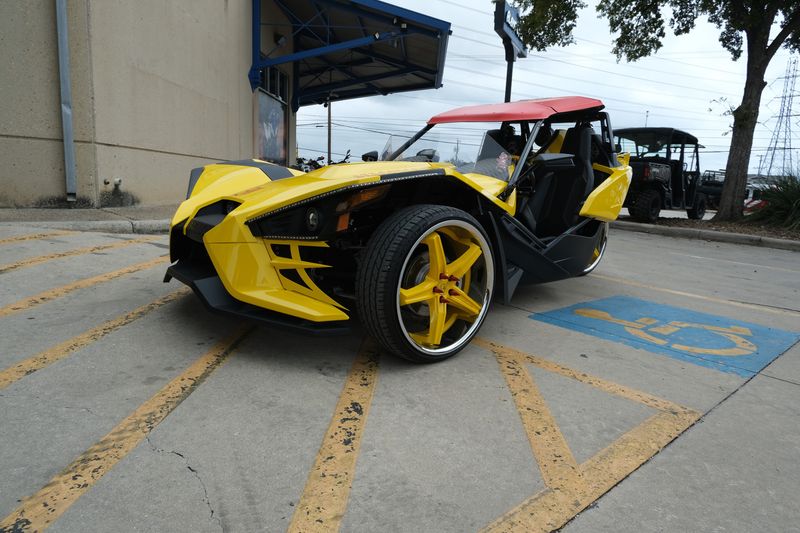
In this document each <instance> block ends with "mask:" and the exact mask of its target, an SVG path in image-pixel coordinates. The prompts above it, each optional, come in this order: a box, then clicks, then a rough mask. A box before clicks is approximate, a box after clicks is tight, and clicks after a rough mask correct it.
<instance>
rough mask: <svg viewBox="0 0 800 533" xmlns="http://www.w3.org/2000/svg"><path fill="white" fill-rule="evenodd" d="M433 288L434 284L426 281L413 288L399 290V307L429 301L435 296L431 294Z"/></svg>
mask: <svg viewBox="0 0 800 533" xmlns="http://www.w3.org/2000/svg"><path fill="white" fill-rule="evenodd" d="M435 286H436V283H434V282H433V281H431V280H428V279H426V280H425V281H423V282H422V283H420V284H419V285H417V286H415V287H411V288H409V289H400V305H411V304H416V303H419V302H424V301H425V300H430V299H431V298H433V297H434V296H436V295H435V294H434V292H433V288H434V287H435Z"/></svg>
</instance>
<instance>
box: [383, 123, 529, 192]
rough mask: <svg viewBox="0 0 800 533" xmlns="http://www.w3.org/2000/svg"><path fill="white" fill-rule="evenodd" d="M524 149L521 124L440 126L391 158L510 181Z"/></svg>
mask: <svg viewBox="0 0 800 533" xmlns="http://www.w3.org/2000/svg"><path fill="white" fill-rule="evenodd" d="M523 147H524V144H523V142H522V136H521V128H520V125H519V124H508V123H505V124H500V123H498V122H460V123H450V124H437V125H436V126H434V127H433V128H432V129H430V130H428V131H427V132H425V134H424V135H423V136H422V137H420V138H419V139H417V140H416V141H415V142H414V143H412V144H411V145H410V146H408V147H407V148H406V149H405V150H403V151H402V152H400V153H395V154H392V157H391V159H393V160H395V161H428V162H435V163H450V164H452V165H454V166H455V167H456V168H457V170H458V171H459V172H461V173H462V174H466V173H470V172H476V173H478V174H484V175H486V176H491V177H494V178H498V179H502V180H508V178H509V176H510V175H511V172H513V169H514V161H515V160H516V158H518V157H519V154H520V152H521V151H522V149H523Z"/></svg>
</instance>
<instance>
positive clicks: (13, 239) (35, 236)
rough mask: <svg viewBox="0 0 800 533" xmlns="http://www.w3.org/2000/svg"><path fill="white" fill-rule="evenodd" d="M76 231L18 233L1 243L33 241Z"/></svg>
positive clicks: (1, 240)
mask: <svg viewBox="0 0 800 533" xmlns="http://www.w3.org/2000/svg"><path fill="white" fill-rule="evenodd" d="M74 233H75V232H74V231H50V232H47V233H33V234H29V235H17V236H16V237H8V238H5V239H0V244H10V243H12V242H22V241H33V240H37V239H48V238H50V237H63V236H64V235H72V234H74Z"/></svg>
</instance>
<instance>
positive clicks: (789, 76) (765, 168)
mask: <svg viewBox="0 0 800 533" xmlns="http://www.w3.org/2000/svg"><path fill="white" fill-rule="evenodd" d="M797 76H798V74H797V58H794V57H793V58H792V59H790V60H789V62H788V63H787V64H786V75H785V76H784V77H783V94H782V95H781V110H780V112H779V113H778V122H777V124H776V125H775V129H773V130H772V137H771V138H770V141H769V146H768V147H767V151H766V153H765V154H764V157H763V158H760V159H759V162H758V174H759V175H761V176H771V175H772V172H773V166H778V165H780V169H778V172H780V173H781V174H782V175H783V176H789V175H791V174H793V173H795V171H796V169H795V168H794V162H793V160H792V117H793V116H794V114H793V113H792V101H793V99H794V94H795V92H794V87H795V83H796V82H797ZM778 79H780V78H778ZM776 155H778V156H779V158H780V160H779V161H776V160H775V156H776Z"/></svg>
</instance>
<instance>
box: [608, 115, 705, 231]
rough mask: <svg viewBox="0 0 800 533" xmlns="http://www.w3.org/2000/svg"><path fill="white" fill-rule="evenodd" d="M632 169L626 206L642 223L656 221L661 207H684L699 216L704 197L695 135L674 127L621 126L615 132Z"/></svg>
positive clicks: (696, 216)
mask: <svg viewBox="0 0 800 533" xmlns="http://www.w3.org/2000/svg"><path fill="white" fill-rule="evenodd" d="M614 134H615V136H616V143H617V145H618V146H619V148H620V150H621V151H623V152H628V153H630V155H631V158H630V164H631V167H632V168H633V181H632V182H631V187H630V190H629V191H628V197H627V199H626V201H625V207H627V208H628V212H629V213H630V215H631V216H632V217H633V218H634V219H636V220H639V221H641V222H655V221H656V220H657V219H658V215H659V213H660V212H661V210H662V209H685V210H686V213H687V214H688V216H689V218H693V219H701V218H703V215H705V212H706V197H705V195H704V194H703V193H702V192H700V190H699V187H698V184H699V180H700V152H699V148H702V146H700V145H699V144H698V142H697V137H695V136H694V135H691V134H689V133H686V132H685V131H681V130H677V129H674V128H621V129H618V130H616V131H615V132H614Z"/></svg>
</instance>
